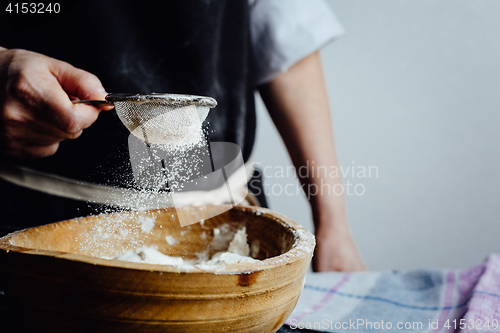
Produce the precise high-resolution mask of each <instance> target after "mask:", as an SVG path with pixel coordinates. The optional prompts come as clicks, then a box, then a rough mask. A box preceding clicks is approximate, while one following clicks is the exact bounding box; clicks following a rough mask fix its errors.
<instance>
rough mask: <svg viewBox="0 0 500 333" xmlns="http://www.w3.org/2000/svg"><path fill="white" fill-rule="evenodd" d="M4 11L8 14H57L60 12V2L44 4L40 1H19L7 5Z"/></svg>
mask: <svg viewBox="0 0 500 333" xmlns="http://www.w3.org/2000/svg"><path fill="white" fill-rule="evenodd" d="M5 11H6V12H7V13H9V14H28V13H29V14H45V13H48V14H51V13H54V14H58V13H60V12H61V4H60V3H58V2H55V3H48V4H44V3H41V2H38V3H37V2H21V3H17V2H15V3H11V2H9V4H8V5H7V8H5Z"/></svg>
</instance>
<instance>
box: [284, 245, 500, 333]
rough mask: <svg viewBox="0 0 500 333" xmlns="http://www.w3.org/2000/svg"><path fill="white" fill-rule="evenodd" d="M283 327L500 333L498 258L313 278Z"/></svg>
mask: <svg viewBox="0 0 500 333" xmlns="http://www.w3.org/2000/svg"><path fill="white" fill-rule="evenodd" d="M287 324H288V325H289V326H290V328H291V329H310V330H315V331H320V332H432V333H437V332H467V333H468V332H471V333H472V332H484V333H490V332H500V256H499V255H495V254H492V255H490V256H489V257H488V259H487V260H486V262H485V263H484V264H482V265H480V266H476V267H473V268H468V269H459V270H449V269H425V270H414V271H392V272H360V273H311V274H309V275H307V278H306V284H305V287H304V291H303V292H302V295H301V297H300V299H299V302H298V304H297V306H296V308H295V310H294V312H293V313H292V315H291V316H290V317H289V318H288V320H287Z"/></svg>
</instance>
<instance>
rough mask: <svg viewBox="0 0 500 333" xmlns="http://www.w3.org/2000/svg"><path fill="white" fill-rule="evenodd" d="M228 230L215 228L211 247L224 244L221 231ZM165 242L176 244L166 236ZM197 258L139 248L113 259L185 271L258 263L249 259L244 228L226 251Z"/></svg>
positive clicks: (149, 248) (201, 254)
mask: <svg viewBox="0 0 500 333" xmlns="http://www.w3.org/2000/svg"><path fill="white" fill-rule="evenodd" d="M228 228H229V226H227V225H222V226H221V227H220V229H218V228H215V229H214V239H213V240H212V243H211V245H212V244H213V245H215V246H220V245H221V244H222V243H224V242H225V240H226V239H227V237H226V236H227V232H223V233H221V229H223V230H224V231H227V229H228ZM229 235H230V234H229ZM166 241H167V243H169V244H170V245H173V244H177V243H178V241H177V240H176V239H175V238H174V237H172V236H166ZM226 244H227V242H226ZM254 251H255V250H254ZM257 252H258V250H257ZM198 258H199V260H185V259H183V258H181V257H170V256H167V255H165V254H163V253H161V252H159V251H158V250H157V248H155V247H154V246H141V247H139V248H136V249H134V250H129V251H126V252H124V253H122V254H120V255H119V256H117V257H116V258H115V259H116V260H122V261H130V262H137V263H145V264H156V265H172V266H177V267H182V268H185V269H193V268H195V267H198V268H201V269H213V268H214V267H217V266H221V265H228V264H237V263H251V262H257V261H258V260H257V259H254V258H252V257H250V246H249V245H248V241H247V233H246V228H245V227H243V228H241V229H240V230H238V231H237V232H236V234H235V235H234V237H233V238H232V240H231V242H230V243H229V247H228V248H227V249H226V251H219V252H216V253H215V254H214V255H213V256H212V258H211V259H210V260H207V259H208V258H207V254H206V253H200V254H199V255H198Z"/></svg>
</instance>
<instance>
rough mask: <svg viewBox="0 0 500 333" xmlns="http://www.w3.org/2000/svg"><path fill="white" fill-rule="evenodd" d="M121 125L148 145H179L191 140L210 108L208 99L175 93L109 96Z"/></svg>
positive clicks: (214, 104) (211, 105)
mask: <svg viewBox="0 0 500 333" xmlns="http://www.w3.org/2000/svg"><path fill="white" fill-rule="evenodd" d="M106 101H107V102H110V103H113V104H114V106H115V109H116V113H117V114H118V117H119V118H120V120H121V122H122V123H123V124H124V125H125V127H127V129H128V130H129V131H130V132H131V133H132V134H134V135H135V136H137V137H139V138H141V139H143V140H144V141H146V142H148V143H166V144H168V143H175V142H177V143H179V142H182V140H189V138H190V137H191V138H194V132H195V131H198V130H199V128H200V127H201V123H202V122H203V121H204V120H205V119H206V117H207V116H208V113H209V111H210V108H213V107H215V106H216V105H217V102H216V101H215V99H213V98H211V97H203V96H194V95H178V94H158V93H151V94H123V93H119V94H109V95H108V96H107V97H106Z"/></svg>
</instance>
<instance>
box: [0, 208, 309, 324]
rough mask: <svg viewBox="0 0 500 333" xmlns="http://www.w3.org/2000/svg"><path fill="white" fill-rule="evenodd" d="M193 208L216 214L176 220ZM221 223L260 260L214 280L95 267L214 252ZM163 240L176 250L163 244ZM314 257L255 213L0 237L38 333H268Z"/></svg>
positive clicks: (0, 256)
mask: <svg viewBox="0 0 500 333" xmlns="http://www.w3.org/2000/svg"><path fill="white" fill-rule="evenodd" d="M200 209H220V207H218V208H217V207H210V206H207V207H202V208H184V211H183V214H199V210H200ZM143 218H154V219H155V226H154V228H153V230H152V232H151V234H145V233H142V232H140V223H139V222H138V221H140V220H141V219H143ZM222 224H228V225H229V226H230V228H231V229H232V230H237V229H239V228H240V227H241V226H246V228H247V232H248V239H249V243H252V242H254V241H258V243H259V245H260V246H259V247H260V250H259V253H258V257H259V259H265V260H263V261H261V262H259V263H251V264H249V263H246V264H238V265H232V266H227V267H226V268H225V269H224V270H221V271H219V272H217V273H214V272H209V271H204V270H202V269H195V270H192V271H187V270H185V269H184V270H183V269H181V268H178V267H174V266H166V265H149V264H137V263H131V262H122V261H117V260H106V259H101V258H98V257H99V256H111V257H113V256H116V255H118V254H120V253H122V252H124V251H125V250H127V249H130V248H134V247H137V246H142V245H155V246H158V249H159V250H160V251H161V252H163V253H165V254H168V255H173V256H182V257H184V258H194V257H195V253H196V252H199V251H201V250H203V249H207V248H208V249H209V251H210V252H216V251H217V249H215V248H211V245H210V242H211V240H212V238H213V229H214V228H216V227H218V226H220V225H222ZM124 230H127V232H128V233H127V234H126V235H125V232H124ZM203 233H204V234H205V237H201V235H202V234H203ZM166 235H171V236H173V237H174V238H176V239H177V240H178V241H179V242H178V243H177V244H173V245H171V244H169V243H168V242H167V241H166V240H165V236H166ZM103 237H104V239H103ZM313 248H314V237H313V236H312V235H311V234H310V233H309V232H307V231H306V230H305V229H304V228H303V227H301V226H300V225H298V224H297V223H295V222H293V221H291V220H289V219H288V218H286V217H283V216H280V215H279V214H276V213H274V212H271V211H269V210H266V209H263V208H251V207H236V208H233V209H230V210H228V211H226V212H225V213H223V214H221V215H218V216H216V217H214V218H211V219H208V220H206V221H204V223H203V224H201V223H197V224H193V225H190V226H186V227H181V226H180V225H179V223H178V219H177V214H176V211H175V210H173V209H166V210H154V211H147V212H125V213H117V214H109V215H98V216H91V217H85V218H79V219H73V220H68V221H63V222H58V223H54V224H50V225H45V226H41V227H37V228H32V229H27V230H24V231H21V232H17V233H13V234H10V235H7V236H5V237H3V238H0V271H1V273H2V277H3V278H4V280H5V281H4V282H5V293H6V296H7V297H8V298H9V300H10V301H11V303H12V305H13V307H14V308H15V310H16V312H17V314H18V315H19V316H20V317H22V322H23V323H25V324H26V325H28V326H29V327H30V328H31V329H37V330H38V331H42V332H46V331H47V332H49V331H50V332H90V331H92V332H259V333H262V332H275V331H277V330H278V329H279V327H280V326H281V325H282V324H283V323H284V321H285V320H286V318H287V317H288V316H289V315H290V313H291V312H292V310H293V308H294V307H295V304H296V303H297V301H298V297H299V295H300V292H301V291H302V287H303V282H304V275H305V273H306V270H307V268H308V265H309V263H310V261H311V257H312V250H313Z"/></svg>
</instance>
